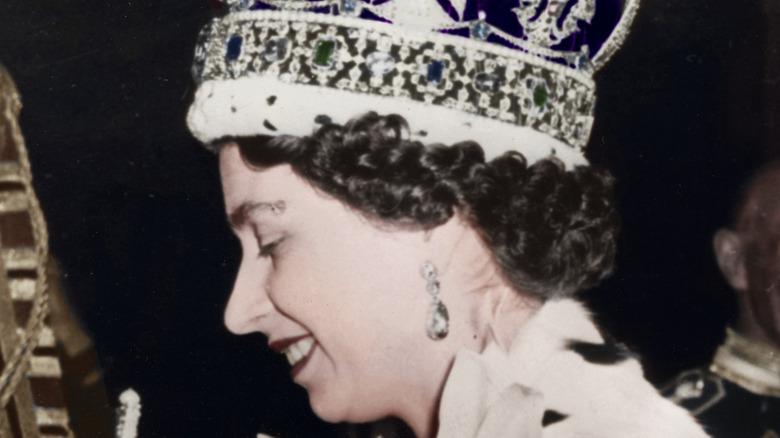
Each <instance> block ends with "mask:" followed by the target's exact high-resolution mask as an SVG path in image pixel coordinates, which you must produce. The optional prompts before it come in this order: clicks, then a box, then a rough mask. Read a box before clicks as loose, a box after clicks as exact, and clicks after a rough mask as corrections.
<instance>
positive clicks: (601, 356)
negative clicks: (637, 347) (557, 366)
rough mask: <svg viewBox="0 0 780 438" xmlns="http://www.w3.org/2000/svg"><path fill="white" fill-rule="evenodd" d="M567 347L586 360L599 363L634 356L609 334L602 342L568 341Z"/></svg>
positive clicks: (616, 361)
mask: <svg viewBox="0 0 780 438" xmlns="http://www.w3.org/2000/svg"><path fill="white" fill-rule="evenodd" d="M569 348H571V349H572V350H573V351H574V352H575V353H577V354H579V355H580V356H582V358H583V359H585V360H586V361H588V362H590V363H595V364H599V365H612V364H616V363H619V362H623V361H624V360H627V359H631V358H632V357H634V354H633V353H631V352H630V351H629V350H628V349H627V348H626V347H625V346H624V345H623V344H621V343H619V342H617V341H615V339H614V338H612V337H611V336H604V343H603V344H591V343H590V342H582V341H569Z"/></svg>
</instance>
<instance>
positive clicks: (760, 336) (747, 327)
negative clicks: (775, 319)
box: [736, 311, 780, 350]
mask: <svg viewBox="0 0 780 438" xmlns="http://www.w3.org/2000/svg"><path fill="white" fill-rule="evenodd" d="M736 328H737V330H739V332H740V333H741V334H742V335H744V336H746V337H748V338H750V339H753V340H755V341H758V342H761V343H764V344H766V345H768V346H770V347H772V348H775V349H777V350H780V331H779V330H780V328H775V327H770V328H767V327H764V325H762V324H759V323H758V322H757V321H756V320H755V319H754V318H752V317H750V312H744V311H743V313H742V315H741V316H740V318H739V320H738V321H737V324H736Z"/></svg>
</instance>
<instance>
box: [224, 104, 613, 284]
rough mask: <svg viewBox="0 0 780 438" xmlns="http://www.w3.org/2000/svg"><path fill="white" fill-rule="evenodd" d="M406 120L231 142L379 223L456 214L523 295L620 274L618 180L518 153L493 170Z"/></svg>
mask: <svg viewBox="0 0 780 438" xmlns="http://www.w3.org/2000/svg"><path fill="white" fill-rule="evenodd" d="M408 131H409V129H408V125H407V123H406V121H405V120H404V119H403V118H402V117H401V116H398V115H388V116H379V115H377V114H376V113H373V112H371V113H367V114H365V115H363V116H362V117H359V118H357V119H354V120H352V121H350V122H348V123H347V124H346V125H345V126H340V125H335V124H328V125H324V126H322V127H321V128H320V129H319V130H317V131H316V132H315V133H314V134H313V135H311V136H306V137H290V136H279V137H227V138H224V139H221V140H220V141H219V142H217V143H216V145H217V146H219V145H224V144H227V143H230V142H235V143H237V144H238V145H239V148H240V150H241V154H242V156H243V157H244V159H245V160H246V162H247V163H248V164H249V165H251V166H255V167H261V168H263V167H270V166H274V165H278V164H282V163H289V164H290V165H291V167H292V168H293V170H294V171H295V172H296V173H297V174H298V175H300V176H301V177H303V178H305V179H306V180H308V181H309V182H310V183H311V184H312V185H313V186H315V187H317V188H318V189H320V190H322V191H323V192H325V193H327V194H329V195H331V196H333V197H334V198H336V199H338V200H340V201H342V202H344V203H346V204H347V205H349V206H351V207H352V208H354V209H356V210H358V211H361V212H363V213H364V214H366V215H367V216H369V217H371V218H379V219H381V220H383V221H385V222H389V223H391V224H393V225H400V226H412V227H422V228H426V229H430V228H434V227H436V226H437V225H441V224H443V223H445V222H446V221H447V220H448V219H449V218H451V217H452V216H453V215H454V214H455V212H456V211H459V212H461V213H462V214H463V215H464V217H465V218H467V219H468V220H470V221H471V222H472V224H473V225H474V226H475V228H477V229H478V230H479V232H480V233H481V236H482V238H483V240H484V241H485V242H486V243H487V244H488V246H489V247H490V248H491V249H492V252H493V255H494V257H495V260H496V262H497V263H498V265H499V266H500V267H501V269H502V272H503V274H504V275H505V277H506V278H507V279H508V280H509V281H510V282H511V283H512V284H513V285H514V286H515V288H517V289H518V290H525V291H528V292H531V293H536V294H537V295H539V296H540V297H542V298H545V299H547V298H557V297H565V296H570V295H573V294H574V293H576V292H578V291H580V290H582V289H587V288H589V287H592V286H595V285H596V284H597V283H598V282H599V281H600V280H601V279H602V278H604V277H605V276H607V275H608V274H609V273H610V272H611V269H612V266H613V263H614V258H615V240H616V237H617V234H618V232H619V228H620V218H619V216H618V214H617V212H616V211H615V207H614V204H613V195H612V185H613V179H612V177H611V176H610V174H609V173H608V172H607V171H605V170H602V169H598V168H595V167H588V166H581V167H576V168H575V169H573V170H571V171H566V169H565V168H564V165H563V164H562V163H561V162H560V161H558V160H556V159H554V158H553V159H546V160H541V161H538V162H536V163H535V164H533V165H531V166H528V165H527V163H526V160H525V158H524V157H523V156H522V155H521V154H520V153H518V152H507V153H505V154H504V155H502V156H500V157H498V158H495V159H494V160H492V161H491V162H485V156H484V152H483V151H482V148H481V147H480V146H479V145H478V144H477V143H474V142H462V143H457V144H455V145H452V146H449V147H448V146H443V145H437V144H434V145H428V146H426V145H423V144H422V143H420V142H417V141H410V140H408V139H406V138H405V133H406V132H408Z"/></svg>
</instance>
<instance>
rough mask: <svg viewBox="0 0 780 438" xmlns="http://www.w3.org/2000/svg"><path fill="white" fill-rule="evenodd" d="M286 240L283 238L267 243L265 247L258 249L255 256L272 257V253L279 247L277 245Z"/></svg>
mask: <svg viewBox="0 0 780 438" xmlns="http://www.w3.org/2000/svg"><path fill="white" fill-rule="evenodd" d="M286 238H287V236H283V237H280V238H278V239H276V240H274V241H273V242H271V243H269V244H267V245H262V246H261V247H260V252H259V253H258V254H257V256H258V257H269V256H272V255H274V251H276V247H277V246H279V244H280V243H282V241H283V240H284V239H286Z"/></svg>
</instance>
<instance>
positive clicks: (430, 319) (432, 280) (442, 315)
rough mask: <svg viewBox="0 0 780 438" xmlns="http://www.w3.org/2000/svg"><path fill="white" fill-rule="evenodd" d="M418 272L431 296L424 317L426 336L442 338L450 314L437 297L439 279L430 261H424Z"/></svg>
mask: <svg viewBox="0 0 780 438" xmlns="http://www.w3.org/2000/svg"><path fill="white" fill-rule="evenodd" d="M420 273H421V274H422V276H423V278H424V279H425V281H426V282H427V285H426V289H427V290H428V295H430V296H431V305H430V307H429V308H428V316H427V318H426V328H427V332H428V337H429V338H431V339H433V340H440V339H444V338H445V337H446V336H447V332H448V326H449V323H450V315H449V313H448V312H447V307H446V306H445V305H444V303H442V301H441V299H440V298H439V279H438V278H437V274H436V267H435V266H433V263H431V262H425V263H423V264H422V266H421V267H420Z"/></svg>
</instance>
